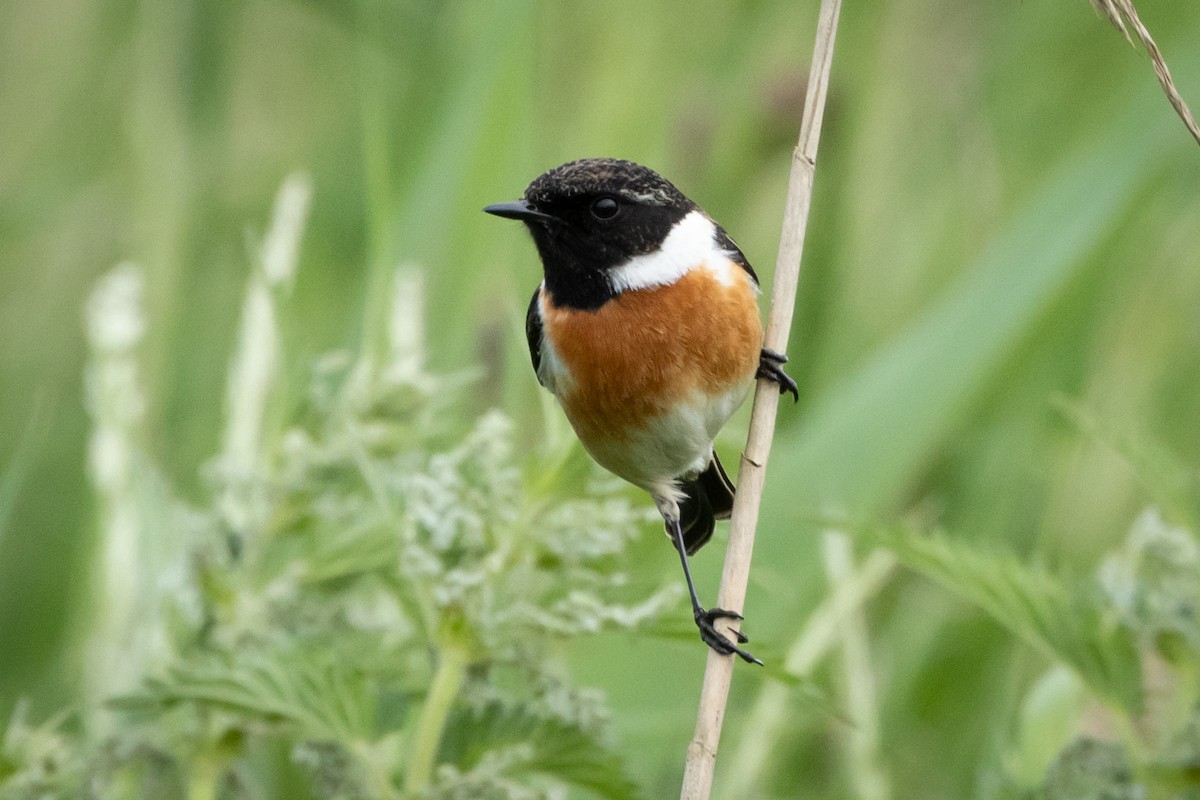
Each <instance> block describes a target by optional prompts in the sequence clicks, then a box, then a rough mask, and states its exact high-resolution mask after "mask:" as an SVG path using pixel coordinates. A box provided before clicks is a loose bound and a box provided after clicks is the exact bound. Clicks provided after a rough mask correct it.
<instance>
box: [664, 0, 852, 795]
mask: <svg viewBox="0 0 1200 800" xmlns="http://www.w3.org/2000/svg"><path fill="white" fill-rule="evenodd" d="M841 6H842V4H841V0H821V11H820V16H819V18H818V20H817V36H816V44H815V45H814V47H813V60H812V68H811V69H810V70H809V82H808V93H807V96H806V97H805V100H804V116H803V118H802V120H801V123H800V138H799V141H798V143H797V145H796V149H795V151H793V154H792V170H791V177H790V179H789V181H788V196H787V205H786V207H785V208H784V216H783V231H782V233H781V236H780V241H779V255H778V257H777V259H776V262H775V279H774V286H773V288H772V291H771V311H770V314H769V316H768V317H767V330H766V334H765V336H764V341H763V346H764V347H766V348H768V349H771V350H774V351H776V352H779V353H782V352H784V351H786V350H787V342H788V333H789V332H790V330H791V326H792V314H793V312H794V310H795V304H796V287H797V286H798V285H799V282H800V257H801V255H802V253H803V250H804V234H805V231H806V229H807V227H808V210H809V206H810V205H811V203H812V186H813V172H814V169H815V166H816V160H817V144H818V141H819V139H820V135H821V121H822V118H823V117H824V112H825V96H826V93H827V92H828V90H829V69H830V65H831V64H832V61H833V42H834V37H835V35H836V33H837V23H838V14H839V13H840V11H841ZM778 405H779V387H778V386H776V385H775V384H773V383H771V382H769V381H766V380H760V381H759V382H758V388H757V391H756V392H755V394H754V408H753V411H752V412H751V416H750V433H749V436H748V437H747V440H746V449H745V451H744V452H743V453H742V460H741V469H740V471H739V477H738V493H737V500H736V502H735V504H734V508H733V523H732V528H731V531H730V534H729V546H728V547H727V548H726V551H725V567H724V570H723V572H722V574H721V589H720V592H719V593H718V596H717V605H718V606H719V607H720V608H728V609H734V610H737V609H741V608H742V607H743V605H744V604H745V600H746V584H747V582H748V581H749V577H750V557H751V554H752V552H753V550H754V532H755V528H756V526H757V524H758V508H759V503H760V501H761V498H762V490H763V484H764V482H765V480H766V465H767V457H768V455H769V454H770V451H771V438H772V436H773V435H774V433H775V413H776V410H777V408H778ZM732 677H733V658H732V657H731V656H721V655H718V654H717V653H716V652H714V651H709V654H708V663H707V665H706V667H705V670H704V684H703V686H702V687H701V690H700V707H699V711H698V712H697V715H696V732H695V735H694V736H693V737H692V741H691V744H689V745H688V751H687V762H686V764H685V766H684V773H683V787H682V790H681V792H680V798H681V800H707V798H708V797H709V796H710V794H711V793H712V779H713V770H714V769H715V766H716V758H717V745H718V743H719V741H720V738H721V724H722V722H723V721H724V718H725V704H726V701H727V700H728V697H729V684H730V681H731V679H732Z"/></svg>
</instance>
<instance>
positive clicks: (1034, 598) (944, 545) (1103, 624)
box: [879, 530, 1141, 712]
mask: <svg viewBox="0 0 1200 800" xmlns="http://www.w3.org/2000/svg"><path fill="white" fill-rule="evenodd" d="M879 538H880V540H881V542H882V543H883V544H885V545H886V546H888V547H890V548H891V549H892V550H893V551H894V552H895V553H896V555H897V556H898V557H899V558H900V560H901V561H902V562H903V563H904V564H905V565H906V566H908V567H910V568H911V569H914V570H916V571H917V572H920V573H921V574H923V575H925V576H926V577H928V578H931V579H933V580H935V581H937V582H938V583H939V584H941V585H942V586H944V587H945V588H947V589H949V590H950V591H952V592H954V593H955V594H957V595H959V596H960V597H962V598H964V599H965V600H968V601H969V602H971V603H974V604H975V605H977V606H979V608H981V609H982V610H983V611H985V612H986V613H987V614H988V615H989V616H990V617H991V618H992V619H994V620H995V621H996V622H997V623H999V624H1000V625H1002V626H1004V627H1005V628H1007V629H1008V630H1009V631H1011V632H1012V633H1013V634H1015V635H1016V636H1018V637H1020V638H1021V639H1022V640H1024V641H1025V642H1026V643H1027V644H1029V645H1031V646H1033V647H1034V648H1036V649H1038V650H1040V651H1041V652H1042V653H1043V654H1044V655H1046V656H1047V657H1049V658H1052V659H1055V660H1058V661H1061V662H1062V663H1064V664H1066V665H1067V666H1069V667H1070V668H1071V669H1073V670H1074V671H1075V672H1076V673H1077V674H1078V675H1079V677H1080V679H1081V680H1082V681H1083V682H1084V683H1085V684H1087V686H1088V687H1089V688H1090V689H1091V690H1092V691H1093V692H1095V693H1096V694H1097V695H1099V696H1101V697H1103V698H1105V699H1107V700H1109V701H1110V702H1113V703H1116V704H1117V705H1119V706H1120V707H1121V708H1123V709H1124V710H1126V711H1129V712H1135V711H1137V710H1138V708H1139V707H1140V705H1141V669H1140V666H1139V661H1138V653H1137V651H1136V649H1135V648H1134V645H1133V641H1132V638H1131V636H1130V634H1129V631H1128V630H1127V629H1126V628H1124V627H1120V626H1117V625H1115V624H1113V623H1112V622H1111V621H1110V620H1108V619H1105V618H1103V617H1102V616H1101V614H1100V611H1099V607H1098V605H1097V604H1096V602H1095V599H1096V598H1095V597H1094V596H1092V595H1090V594H1089V593H1087V592H1084V591H1082V590H1077V591H1072V590H1070V589H1068V588H1067V586H1066V585H1065V584H1064V583H1063V582H1062V581H1060V580H1059V579H1057V578H1055V577H1054V576H1053V575H1050V574H1049V573H1047V572H1045V571H1044V570H1041V569H1036V568H1033V567H1029V566H1026V565H1024V564H1022V563H1021V562H1019V561H1018V560H1017V559H1016V558H1015V557H1013V556H1012V555H1010V554H1006V553H1003V552H1000V551H996V550H984V549H981V548H979V547H978V546H975V545H972V544H969V543H967V542H964V541H960V540H957V539H953V538H950V537H948V536H945V535H943V534H929V535H926V534H921V533H917V532H913V531H904V530H900V531H893V532H888V533H883V534H881V535H880V537H879Z"/></svg>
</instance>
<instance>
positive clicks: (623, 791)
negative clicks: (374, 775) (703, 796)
mask: <svg viewBox="0 0 1200 800" xmlns="http://www.w3.org/2000/svg"><path fill="white" fill-rule="evenodd" d="M496 751H508V752H509V753H510V754H513V758H512V761H511V763H510V764H509V765H508V769H507V771H508V772H510V773H511V774H513V775H539V776H542V777H546V778H551V779H553V780H557V781H559V782H562V783H565V784H567V785H569V786H574V787H577V788H580V789H587V790H589V791H591V792H593V793H595V794H596V795H598V796H600V797H604V798H608V800H631V799H633V798H639V797H641V793H640V791H639V790H638V788H637V785H636V784H635V783H634V782H633V780H632V779H630V778H629V776H628V774H627V773H626V770H625V765H624V763H623V762H622V761H621V759H620V757H619V756H618V755H617V754H615V753H614V752H612V751H611V750H609V749H608V747H607V746H605V744H604V743H603V742H602V741H600V740H599V739H598V738H597V737H596V736H595V735H594V734H592V733H589V732H587V731H584V730H582V729H581V728H579V727H578V726H575V725H571V724H568V723H566V722H563V721H562V720H558V719H551V718H546V717H540V716H535V715H532V714H530V713H528V712H527V711H525V710H523V709H521V708H518V707H510V706H506V705H504V704H502V703H495V702H494V703H489V704H488V705H486V706H484V707H483V708H482V709H473V710H469V711H461V712H459V713H457V714H455V715H454V716H452V717H451V720H450V723H449V725H448V726H447V728H446V734H445V736H444V737H443V740H442V749H441V753H440V754H439V760H440V761H442V762H443V763H452V764H454V765H456V766H457V767H458V768H459V769H461V770H464V771H466V770H470V769H471V768H473V767H475V766H477V765H479V764H480V762H481V761H482V759H483V758H484V756H485V755H489V754H494V753H495V752H496Z"/></svg>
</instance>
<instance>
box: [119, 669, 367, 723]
mask: <svg viewBox="0 0 1200 800" xmlns="http://www.w3.org/2000/svg"><path fill="white" fill-rule="evenodd" d="M181 704H192V705H195V706H197V707H209V708H218V709H222V710H224V711H227V712H229V713H232V714H234V715H237V716H239V717H242V718H244V719H245V720H246V721H248V722H249V721H254V722H260V723H270V724H282V725H285V726H291V727H294V728H295V730H296V732H297V734H298V735H299V736H301V737H303V738H307V739H321V740H331V741H337V742H341V743H343V744H350V743H353V742H363V741H368V740H370V738H371V737H372V736H373V735H374V721H373V718H374V700H373V698H372V696H371V693H370V692H369V689H368V685H367V681H366V678H365V677H364V676H363V674H362V673H361V672H358V671H357V670H355V669H354V668H353V667H352V666H349V665H347V664H344V663H342V662H341V661H339V660H338V659H337V658H336V657H334V656H333V655H332V654H326V655H315V654H309V653H303V652H237V653H231V654H225V655H218V654H213V655H210V656H207V657H201V658H195V659H190V660H185V661H179V662H177V663H175V664H174V665H172V666H171V667H170V668H168V669H167V670H166V672H165V673H164V674H163V675H162V676H160V677H155V678H149V679H147V680H146V681H145V683H144V684H143V686H142V687H141V688H140V689H139V690H137V691H136V692H134V693H133V694H131V695H128V696H125V697H122V698H118V699H117V700H115V701H113V705H114V706H115V707H117V708H120V709H124V710H128V711H140V712H150V713H153V712H154V711H155V710H156V709H164V708H169V707H174V706H178V705H181Z"/></svg>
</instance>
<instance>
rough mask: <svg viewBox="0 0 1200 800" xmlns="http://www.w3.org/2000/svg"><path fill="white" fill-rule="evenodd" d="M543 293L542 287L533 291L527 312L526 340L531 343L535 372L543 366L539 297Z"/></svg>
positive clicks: (539, 381)
mask: <svg viewBox="0 0 1200 800" xmlns="http://www.w3.org/2000/svg"><path fill="white" fill-rule="evenodd" d="M541 293H542V287H540V286H539V287H538V288H537V289H535V290H534V291H533V298H532V299H531V300H530V301H529V310H528V311H526V312H525V341H527V342H528V343H529V360H530V361H532V362H533V372H534V374H537V371H538V369H539V368H540V367H541V366H542V311H541V309H540V308H538V297H539V296H540V295H541ZM541 381H542V379H541V377H539V378H538V383H541Z"/></svg>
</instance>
